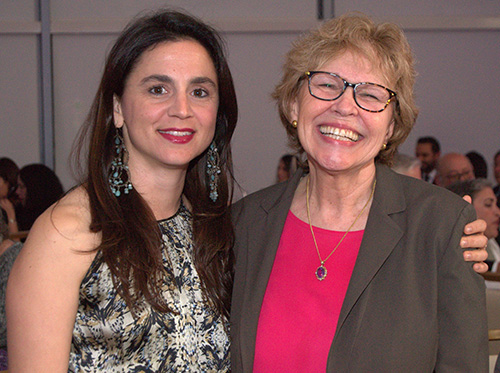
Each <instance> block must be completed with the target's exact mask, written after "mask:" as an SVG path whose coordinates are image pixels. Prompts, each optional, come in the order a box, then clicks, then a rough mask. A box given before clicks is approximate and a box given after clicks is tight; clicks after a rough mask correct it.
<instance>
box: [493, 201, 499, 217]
mask: <svg viewBox="0 0 500 373" xmlns="http://www.w3.org/2000/svg"><path fill="white" fill-rule="evenodd" d="M494 211H495V215H496V216H500V208H499V207H498V206H497V205H496V204H495V206H494Z"/></svg>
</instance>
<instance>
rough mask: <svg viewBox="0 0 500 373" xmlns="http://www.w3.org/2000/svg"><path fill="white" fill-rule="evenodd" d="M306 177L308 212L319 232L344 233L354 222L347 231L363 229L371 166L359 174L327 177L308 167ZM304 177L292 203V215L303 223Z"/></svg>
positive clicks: (368, 201)
mask: <svg viewBox="0 0 500 373" xmlns="http://www.w3.org/2000/svg"><path fill="white" fill-rule="evenodd" d="M307 178H309V184H310V185H309V211H310V216H311V224H312V225H314V226H317V227H320V228H323V229H329V230H336V231H347V230H348V229H349V227H350V226H351V225H352V224H353V222H354V221H355V220H356V219H357V220H356V222H355V224H354V225H353V226H352V227H351V230H362V229H364V227H365V226H366V221H367V219H368V213H369V210H370V206H371V203H372V198H371V195H372V190H373V185H374V181H375V166H374V165H373V167H369V168H366V169H364V170H361V172H357V173H349V174H348V173H337V174H327V173H325V172H323V171H317V170H316V169H314V167H312V168H311V172H310V173H309V175H308V176H307ZM307 178H304V179H303V180H302V181H301V183H300V185H299V187H298V188H297V191H296V193H295V196H294V200H293V202H292V212H293V213H294V214H295V215H296V216H298V217H299V219H301V220H303V221H308V220H307V206H306V202H307V201H306V198H307V195H306V182H307V181H306V180H307ZM365 205H366V208H364V206H365ZM363 208H364V210H363ZM358 215H359V217H358Z"/></svg>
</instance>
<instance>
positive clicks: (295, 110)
mask: <svg viewBox="0 0 500 373" xmlns="http://www.w3.org/2000/svg"><path fill="white" fill-rule="evenodd" d="M288 114H289V116H288V119H289V120H290V123H291V122H292V120H298V119H299V101H298V100H297V97H295V98H294V99H293V100H292V102H291V103H290V107H289V108H288Z"/></svg>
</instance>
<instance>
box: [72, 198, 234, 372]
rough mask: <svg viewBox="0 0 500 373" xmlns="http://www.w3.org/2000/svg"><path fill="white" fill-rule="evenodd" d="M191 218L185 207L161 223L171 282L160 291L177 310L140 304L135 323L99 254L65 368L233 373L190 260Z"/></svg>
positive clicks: (222, 333)
mask: <svg viewBox="0 0 500 373" xmlns="http://www.w3.org/2000/svg"><path fill="white" fill-rule="evenodd" d="M191 223H192V217H191V214H190V212H189V211H188V210H187V209H186V208H185V207H184V206H183V205H181V207H180V208H179V211H178V212H177V213H176V214H175V215H174V216H173V217H171V218H169V219H166V220H162V221H160V222H159V225H160V228H161V231H162V234H163V242H164V245H163V250H162V251H163V263H164V267H165V271H166V272H167V274H168V276H167V277H168V278H174V279H175V281H169V280H167V279H166V280H165V283H164V284H163V289H162V291H163V294H164V295H165V297H166V299H167V301H168V306H169V307H170V309H171V310H173V311H175V312H176V314H174V313H160V312H157V311H155V310H154V309H152V308H151V307H150V306H149V305H148V304H146V303H143V304H142V305H141V307H140V308H139V310H138V311H137V314H138V315H137V318H136V319H135V320H134V318H133V317H132V314H131V312H130V309H129V308H128V307H127V306H126V304H125V302H124V300H123V299H122V298H121V297H120V296H119V295H118V294H117V292H116V291H115V289H114V286H113V282H112V276H111V272H110V270H109V267H108V266H107V265H106V264H105V263H103V262H102V261H101V260H100V259H99V255H96V259H94V262H93V263H92V265H91V266H90V269H89V271H88V272H87V274H86V276H85V278H84V279H83V281H82V284H81V286H80V304H79V307H78V312H77V315H76V322H75V327H74V329H73V340H72V344H71V353H70V359H69V371H70V372H101V371H106V372H165V371H193V372H194V371H196V372H225V371H229V370H230V365H229V363H230V358H229V338H228V335H227V333H226V330H225V329H224V323H225V322H226V321H223V319H222V317H221V316H218V315H216V314H215V312H214V311H213V310H212V309H211V308H210V307H209V306H208V305H207V303H206V301H204V299H203V296H202V291H201V283H200V278H199V277H198V273H197V272H196V269H195V268H194V265H193V261H192V257H191V254H192V224H191ZM226 327H227V324H226Z"/></svg>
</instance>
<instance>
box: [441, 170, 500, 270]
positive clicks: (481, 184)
mask: <svg viewBox="0 0 500 373" xmlns="http://www.w3.org/2000/svg"><path fill="white" fill-rule="evenodd" d="M448 189H449V190H451V191H452V192H454V193H456V194H458V195H459V196H461V197H463V196H466V195H469V196H471V198H472V206H474V208H475V209H476V213H477V217H478V219H483V220H484V221H485V222H486V230H485V231H484V235H485V236H486V237H487V238H488V245H487V247H486V250H487V251H488V260H487V261H486V263H487V264H488V267H489V269H490V270H491V271H492V272H499V268H498V267H499V266H498V263H499V262H500V247H499V245H498V243H497V242H496V240H495V238H496V237H498V234H499V232H498V228H499V224H500V208H499V207H498V206H497V197H496V196H495V193H493V188H492V184H491V183H490V182H489V181H488V180H486V179H484V178H480V179H475V180H467V181H459V182H456V183H453V184H451V185H450V186H448Z"/></svg>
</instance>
